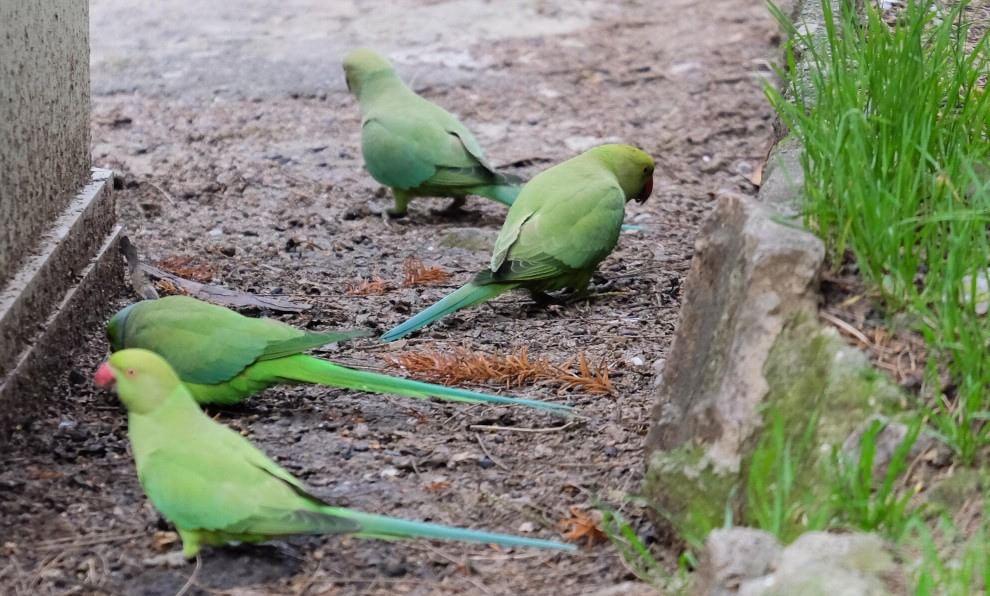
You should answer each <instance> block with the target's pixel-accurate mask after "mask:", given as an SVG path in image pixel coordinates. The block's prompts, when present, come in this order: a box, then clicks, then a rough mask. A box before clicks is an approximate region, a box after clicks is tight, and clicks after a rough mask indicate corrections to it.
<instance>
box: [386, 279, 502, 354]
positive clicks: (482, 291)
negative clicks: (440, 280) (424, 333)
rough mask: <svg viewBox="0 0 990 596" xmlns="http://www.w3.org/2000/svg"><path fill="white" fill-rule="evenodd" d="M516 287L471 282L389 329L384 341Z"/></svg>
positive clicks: (397, 337)
mask: <svg viewBox="0 0 990 596" xmlns="http://www.w3.org/2000/svg"><path fill="white" fill-rule="evenodd" d="M514 287H516V284H498V283H492V284H485V285H477V284H475V283H474V282H472V283H469V284H467V285H465V286H462V287H460V288H459V289H457V290H455V291H454V292H453V293H452V294H450V295H448V296H446V297H445V298H444V299H443V300H441V301H440V302H437V303H436V304H434V305H433V306H431V307H429V308H427V309H426V310H424V311H423V312H421V313H419V314H417V315H416V316H414V317H412V318H411V319H409V320H408V321H406V322H404V323H402V324H401V325H397V326H396V327H393V328H392V329H389V330H388V331H386V332H385V333H384V334H383V335H382V341H385V342H389V341H395V340H397V339H399V338H400V337H404V336H406V335H409V334H410V333H412V332H413V331H415V330H417V329H419V328H420V327H425V326H427V325H429V324H430V323H432V322H433V321H436V320H437V319H441V318H443V317H445V316H447V315H449V314H450V313H452V312H454V311H457V310H460V309H462V308H467V307H469V306H474V305H475V304H481V303H482V302H485V301H486V300H491V299H492V298H494V297H495V296H498V295H499V294H501V293H502V292H507V291H509V290H511V289H512V288H514Z"/></svg>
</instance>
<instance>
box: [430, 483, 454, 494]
mask: <svg viewBox="0 0 990 596" xmlns="http://www.w3.org/2000/svg"><path fill="white" fill-rule="evenodd" d="M448 488H450V482H447V481H446V480H434V481H433V482H430V483H429V484H427V485H426V487H425V490H426V492H429V493H439V492H443V491H445V490H447V489H448Z"/></svg>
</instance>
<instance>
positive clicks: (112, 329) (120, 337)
mask: <svg viewBox="0 0 990 596" xmlns="http://www.w3.org/2000/svg"><path fill="white" fill-rule="evenodd" d="M137 305H138V303H137V302H135V303H134V304H131V305H130V306H127V307H125V308H123V309H121V310H120V311H119V312H118V313H117V314H115V315H114V316H113V317H112V318H111V319H110V320H109V321H107V339H109V340H110V349H111V350H113V351H114V352H116V351H117V350H119V349H121V348H123V347H124V329H125V328H126V327H127V317H128V316H130V314H131V311H132V310H134V307H135V306H137Z"/></svg>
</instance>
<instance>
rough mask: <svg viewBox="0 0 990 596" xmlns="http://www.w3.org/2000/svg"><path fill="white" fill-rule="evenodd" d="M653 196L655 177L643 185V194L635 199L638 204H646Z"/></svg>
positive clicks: (651, 177)
mask: <svg viewBox="0 0 990 596" xmlns="http://www.w3.org/2000/svg"><path fill="white" fill-rule="evenodd" d="M651 194H653V176H650V179H649V180H647V181H646V184H644V185H643V192H641V193H639V195H637V196H636V197H635V199H636V202H637V203H645V202H646V199H648V198H650V195H651Z"/></svg>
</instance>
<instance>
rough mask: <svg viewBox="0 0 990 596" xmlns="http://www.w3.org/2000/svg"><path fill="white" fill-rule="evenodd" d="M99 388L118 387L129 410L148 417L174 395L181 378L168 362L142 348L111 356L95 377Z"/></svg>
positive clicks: (121, 399)
mask: <svg viewBox="0 0 990 596" xmlns="http://www.w3.org/2000/svg"><path fill="white" fill-rule="evenodd" d="M93 383H94V384H95V385H96V386H97V387H101V388H104V389H108V388H110V387H116V389H117V395H118V396H119V397H120V401H122V402H123V403H124V406H126V407H127V410H128V411H130V412H136V413H138V414H146V413H148V412H151V411H152V410H154V409H155V408H156V407H158V405H160V404H161V403H162V402H164V401H165V399H166V398H167V397H168V396H169V395H171V394H172V392H173V391H174V389H175V388H176V386H177V385H178V384H179V377H177V376H176V374H175V371H174V370H172V367H171V366H169V364H168V362H165V359H164V358H162V357H161V356H159V355H158V354H155V353H154V352H149V351H148V350H142V349H139V348H129V349H126V350H121V351H119V352H116V353H114V354H113V355H112V356H110V359H109V360H107V361H106V362H104V363H103V364H101V365H100V367H99V368H98V369H96V374H94V375H93Z"/></svg>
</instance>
